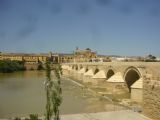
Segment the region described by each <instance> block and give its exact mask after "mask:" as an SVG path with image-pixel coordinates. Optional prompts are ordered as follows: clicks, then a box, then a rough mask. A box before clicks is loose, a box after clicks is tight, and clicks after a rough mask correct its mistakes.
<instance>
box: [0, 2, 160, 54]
mask: <svg viewBox="0 0 160 120" xmlns="http://www.w3.org/2000/svg"><path fill="white" fill-rule="evenodd" d="M159 6H160V0H0V51H2V52H27V53H30V52H31V53H38V52H40V53H45V52H49V51H52V52H63V53H70V52H72V51H73V50H74V49H75V48H76V47H77V46H78V47H79V48H81V49H85V48H87V47H89V48H91V49H93V50H94V51H97V52H98V53H99V54H106V55H113V54H114V55H142V56H144V55H148V54H153V55H155V56H160V7H159Z"/></svg>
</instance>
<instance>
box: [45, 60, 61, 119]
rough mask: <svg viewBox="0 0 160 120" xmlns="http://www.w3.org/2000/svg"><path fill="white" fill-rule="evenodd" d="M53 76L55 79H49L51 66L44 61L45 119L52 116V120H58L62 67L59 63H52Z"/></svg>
mask: <svg viewBox="0 0 160 120" xmlns="http://www.w3.org/2000/svg"><path fill="white" fill-rule="evenodd" d="M53 71H54V76H55V79H54V80H51V67H50V62H47V63H46V78H47V80H46V82H45V88H46V97H47V104H46V114H45V116H46V120H51V119H52V117H53V118H54V120H60V118H59V106H60V104H61V103H62V96H61V94H62V90H61V81H60V78H61V75H62V69H61V66H60V65H59V64H56V65H54V69H53Z"/></svg>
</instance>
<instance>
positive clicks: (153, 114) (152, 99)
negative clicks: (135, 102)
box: [143, 77, 160, 120]
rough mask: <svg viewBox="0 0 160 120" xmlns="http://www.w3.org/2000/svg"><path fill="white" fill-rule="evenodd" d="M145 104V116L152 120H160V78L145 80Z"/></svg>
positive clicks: (146, 78)
mask: <svg viewBox="0 0 160 120" xmlns="http://www.w3.org/2000/svg"><path fill="white" fill-rule="evenodd" d="M143 103H144V106H143V112H144V114H145V115H146V116H148V117H150V118H152V119H155V120H160V78H158V77H157V78H151V77H145V78H144V84H143Z"/></svg>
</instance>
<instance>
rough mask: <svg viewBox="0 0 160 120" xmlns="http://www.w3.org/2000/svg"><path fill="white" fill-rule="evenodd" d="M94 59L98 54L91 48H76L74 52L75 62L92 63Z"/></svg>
mask: <svg viewBox="0 0 160 120" xmlns="http://www.w3.org/2000/svg"><path fill="white" fill-rule="evenodd" d="M93 58H97V53H96V52H93V51H92V50H91V49H90V48H86V49H85V50H80V49H79V48H76V50H75V51H74V62H91V61H92V59H93Z"/></svg>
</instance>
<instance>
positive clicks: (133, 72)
mask: <svg viewBox="0 0 160 120" xmlns="http://www.w3.org/2000/svg"><path fill="white" fill-rule="evenodd" d="M141 77H142V75H141V72H140V71H139V70H138V69H137V68H136V67H129V68H127V69H126V71H125V72H124V77H123V78H124V81H125V82H126V85H127V87H128V89H129V92H131V86H132V85H133V84H134V83H135V82H136V81H137V80H139V79H140V78H141Z"/></svg>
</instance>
